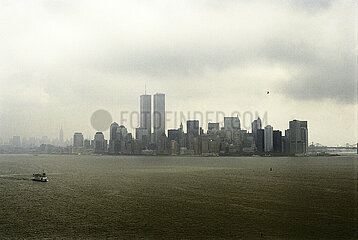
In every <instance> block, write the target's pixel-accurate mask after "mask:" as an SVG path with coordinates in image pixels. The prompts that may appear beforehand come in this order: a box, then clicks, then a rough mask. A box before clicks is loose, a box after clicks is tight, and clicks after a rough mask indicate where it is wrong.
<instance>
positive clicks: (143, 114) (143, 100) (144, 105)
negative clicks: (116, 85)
mask: <svg viewBox="0 0 358 240" xmlns="http://www.w3.org/2000/svg"><path fill="white" fill-rule="evenodd" d="M151 117H152V96H151V95H147V94H145V95H141V96H140V128H142V129H147V134H146V135H148V136H150V135H151V133H152V121H151Z"/></svg>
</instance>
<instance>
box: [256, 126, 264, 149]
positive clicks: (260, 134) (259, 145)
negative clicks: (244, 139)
mask: <svg viewBox="0 0 358 240" xmlns="http://www.w3.org/2000/svg"><path fill="white" fill-rule="evenodd" d="M264 138H265V134H264V130H263V129H257V132H256V139H255V145H256V151H257V152H258V153H263V152H264V147H265V144H264Z"/></svg>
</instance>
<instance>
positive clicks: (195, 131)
mask: <svg viewBox="0 0 358 240" xmlns="http://www.w3.org/2000/svg"><path fill="white" fill-rule="evenodd" d="M186 132H187V134H188V136H189V135H190V134H192V135H193V137H198V136H199V120H188V121H186Z"/></svg>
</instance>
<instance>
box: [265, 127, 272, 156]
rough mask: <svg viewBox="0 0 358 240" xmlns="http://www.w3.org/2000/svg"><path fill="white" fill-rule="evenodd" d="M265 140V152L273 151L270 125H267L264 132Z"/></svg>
mask: <svg viewBox="0 0 358 240" xmlns="http://www.w3.org/2000/svg"><path fill="white" fill-rule="evenodd" d="M264 139H265V142H264V144H265V152H272V150H273V129H272V127H271V126H270V125H267V126H266V127H265V130H264Z"/></svg>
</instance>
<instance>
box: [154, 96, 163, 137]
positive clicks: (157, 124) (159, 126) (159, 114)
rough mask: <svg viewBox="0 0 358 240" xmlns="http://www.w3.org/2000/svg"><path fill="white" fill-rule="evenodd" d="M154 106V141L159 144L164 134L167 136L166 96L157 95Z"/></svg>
mask: <svg viewBox="0 0 358 240" xmlns="http://www.w3.org/2000/svg"><path fill="white" fill-rule="evenodd" d="M153 104H154V106H153V134H154V139H153V140H154V143H158V141H159V140H160V137H161V136H162V134H165V94H163V93H157V94H155V95H154V97H153Z"/></svg>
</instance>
